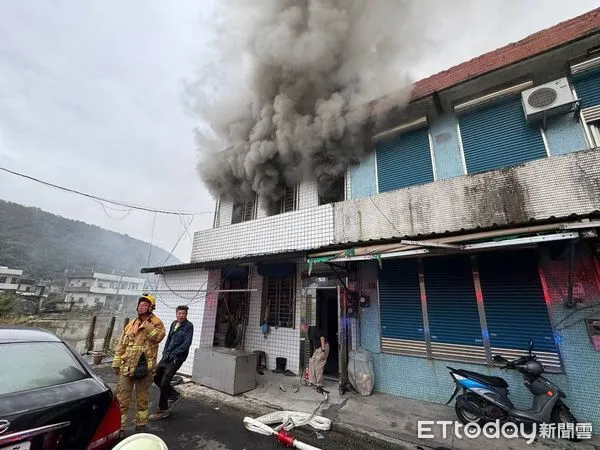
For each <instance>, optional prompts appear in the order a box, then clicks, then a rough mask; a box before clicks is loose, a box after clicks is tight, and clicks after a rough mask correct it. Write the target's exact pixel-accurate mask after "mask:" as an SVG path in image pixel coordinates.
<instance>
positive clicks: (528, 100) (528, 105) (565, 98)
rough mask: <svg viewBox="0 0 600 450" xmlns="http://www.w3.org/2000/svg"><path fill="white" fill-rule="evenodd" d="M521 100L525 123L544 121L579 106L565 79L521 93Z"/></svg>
mask: <svg viewBox="0 0 600 450" xmlns="http://www.w3.org/2000/svg"><path fill="white" fill-rule="evenodd" d="M521 100H522V102H523V110H524V111H525V117H526V118H527V122H535V121H538V120H544V121H545V120H546V118H547V117H550V116H554V115H557V114H565V113H568V112H571V111H574V110H575V109H576V108H577V107H578V106H579V100H578V99H577V98H576V97H575V96H574V95H573V91H572V90H571V86H570V85H569V80H567V79H566V78H559V79H558V80H555V81H551V82H550V83H545V84H541V85H539V86H536V87H534V88H531V89H527V90H525V91H523V92H521Z"/></svg>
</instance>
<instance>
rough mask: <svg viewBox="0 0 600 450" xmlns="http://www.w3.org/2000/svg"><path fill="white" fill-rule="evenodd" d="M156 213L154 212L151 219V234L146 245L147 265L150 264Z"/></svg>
mask: <svg viewBox="0 0 600 450" xmlns="http://www.w3.org/2000/svg"><path fill="white" fill-rule="evenodd" d="M156 215H157V214H156V213H154V220H152V234H151V235H150V245H148V262H147V263H146V265H147V266H149V265H150V256H151V255H152V244H153V243H154V227H155V226H156Z"/></svg>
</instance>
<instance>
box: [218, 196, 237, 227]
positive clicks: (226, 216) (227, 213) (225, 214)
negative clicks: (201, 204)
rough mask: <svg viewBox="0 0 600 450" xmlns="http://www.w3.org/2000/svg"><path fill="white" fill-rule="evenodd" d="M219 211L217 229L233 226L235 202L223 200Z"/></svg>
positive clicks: (220, 202)
mask: <svg viewBox="0 0 600 450" xmlns="http://www.w3.org/2000/svg"><path fill="white" fill-rule="evenodd" d="M218 205H219V210H218V211H217V222H216V224H215V225H216V226H217V227H225V226H227V225H231V219H232V217H233V202H231V201H226V200H223V199H221V200H220V201H219V203H218Z"/></svg>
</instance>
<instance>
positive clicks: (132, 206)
mask: <svg viewBox="0 0 600 450" xmlns="http://www.w3.org/2000/svg"><path fill="white" fill-rule="evenodd" d="M0 170H2V171H3V172H6V173H10V174H12V175H15V176H18V177H21V178H25V179H27V180H30V181H35V182H36V183H40V184H43V185H45V186H49V187H52V188H54V189H58V190H61V191H64V192H70V193H72V194H76V195H81V196H83V197H87V198H91V199H95V200H100V201H102V202H105V203H110V204H112V205H117V206H123V207H125V208H130V209H137V210H140V211H147V212H154V213H158V214H170V215H182V214H183V215H186V216H187V215H190V216H198V215H202V214H213V213H214V211H195V212H194V211H173V210H166V209H157V208H151V207H149V206H142V205H136V204H134V203H128V202H124V201H118V200H109V199H106V198H103V197H98V196H96V195H92V194H88V193H85V192H81V191H78V190H76V189H71V188H67V187H64V186H60V185H58V184H54V183H50V182H48V181H44V180H40V179H39V178H35V177H32V176H30V175H26V174H23V173H20V172H16V171H14V170H10V169H7V168H5V167H0Z"/></svg>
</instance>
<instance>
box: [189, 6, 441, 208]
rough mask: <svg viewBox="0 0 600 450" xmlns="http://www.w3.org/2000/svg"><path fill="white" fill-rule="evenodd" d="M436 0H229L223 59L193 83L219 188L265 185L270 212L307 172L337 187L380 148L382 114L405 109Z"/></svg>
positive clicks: (208, 163)
mask: <svg viewBox="0 0 600 450" xmlns="http://www.w3.org/2000/svg"><path fill="white" fill-rule="evenodd" d="M426 3H428V2H424V3H422V2H416V1H413V0H406V1H402V0H270V1H269V0H262V1H248V0H242V1H223V0H219V1H218V2H217V6H216V8H217V10H216V11H215V12H214V14H213V15H211V18H210V24H209V25H208V26H210V27H211V28H212V30H213V31H214V41H213V43H212V47H211V50H212V54H211V57H212V58H214V59H212V64H208V63H204V64H203V67H204V72H203V73H201V75H200V77H199V79H198V81H197V83H196V84H195V85H194V86H190V92H191V94H192V95H191V99H192V101H193V104H192V107H193V108H194V109H195V112H196V113H197V114H199V115H200V117H201V118H202V119H203V122H204V123H206V124H207V126H205V127H199V128H198V130H197V133H196V140H197V145H198V147H199V150H200V151H201V152H202V154H203V156H204V157H203V159H202V161H201V162H200V163H199V166H198V170H199V173H200V175H201V177H202V179H203V180H204V182H205V184H206V185H207V187H208V188H209V190H210V191H211V193H212V194H214V195H221V196H224V197H227V198H230V199H234V200H245V199H249V198H251V197H252V196H253V195H254V194H255V193H256V194H258V195H259V196H260V197H261V198H262V199H263V201H264V204H265V205H266V207H267V208H269V207H272V206H273V205H274V204H276V203H277V202H278V201H279V200H280V199H281V198H282V196H283V193H284V191H285V188H286V187H291V186H293V185H294V184H296V183H298V182H299V181H301V180H306V179H314V180H315V181H316V182H317V186H318V189H319V193H320V194H321V195H323V194H325V193H327V192H328V191H329V190H330V188H331V187H332V185H333V184H334V183H335V182H336V181H338V180H339V178H340V177H341V176H343V175H344V174H345V172H346V170H347V168H348V167H349V166H350V165H352V164H355V163H357V162H358V161H359V160H360V158H361V157H363V156H364V155H365V153H367V152H369V151H371V150H372V148H373V144H372V142H371V137H372V132H373V129H374V127H375V126H376V125H377V121H378V120H381V119H382V118H384V117H386V115H387V113H388V112H389V111H390V110H391V109H392V108H395V109H398V108H402V107H403V106H405V105H406V103H407V101H408V98H409V94H410V87H411V80H410V78H409V76H408V73H409V70H410V69H411V66H413V65H414V63H415V61H416V60H417V57H418V55H419V54H420V52H421V51H422V49H423V43H424V39H423V30H422V27H423V25H422V20H420V19H419V18H420V17H425V16H426V15H425V14H421V12H422V11H424V10H426V9H427V8H428V6H427V5H426ZM431 5H432V4H431V3H429V6H431ZM207 86H208V87H207ZM390 94H391V95H390ZM383 96H387V99H386V100H381V97H383ZM375 99H380V100H378V101H376V102H373V100H375ZM223 148H227V149H226V150H225V151H223Z"/></svg>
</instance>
